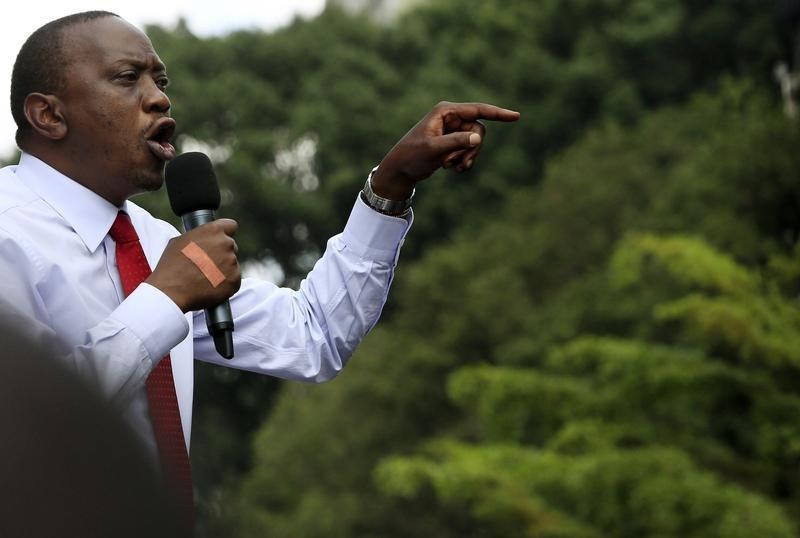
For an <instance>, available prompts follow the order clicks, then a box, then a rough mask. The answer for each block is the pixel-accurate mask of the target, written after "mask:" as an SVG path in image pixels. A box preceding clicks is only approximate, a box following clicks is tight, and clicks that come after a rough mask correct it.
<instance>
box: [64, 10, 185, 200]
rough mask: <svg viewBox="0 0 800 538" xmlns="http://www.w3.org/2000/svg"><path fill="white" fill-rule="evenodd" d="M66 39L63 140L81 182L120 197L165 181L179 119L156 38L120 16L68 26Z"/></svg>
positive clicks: (173, 151) (112, 198)
mask: <svg viewBox="0 0 800 538" xmlns="http://www.w3.org/2000/svg"><path fill="white" fill-rule="evenodd" d="M62 40H63V41H62V43H63V50H64V57H65V59H66V65H65V66H64V70H65V71H64V74H65V79H66V84H65V89H64V91H63V92H61V93H60V95H59V97H60V98H61V101H62V102H63V104H64V117H65V120H66V124H67V134H66V136H65V138H64V143H65V144H64V146H63V147H64V149H65V151H66V152H68V154H67V155H66V157H67V159H69V161H70V162H71V163H72V165H73V166H74V167H75V168H76V169H77V170H79V177H80V182H81V183H83V184H84V185H86V186H88V187H89V188H91V189H92V190H95V191H96V192H97V193H98V194H100V195H101V196H103V197H104V198H106V199H108V200H110V201H112V202H114V203H121V201H122V200H125V199H126V198H128V197H129V196H131V195H133V194H136V193H139V192H143V191H150V190H156V189H158V188H160V187H161V184H162V183H163V175H164V165H165V163H166V161H167V160H169V159H171V158H172V157H174V156H175V149H174V148H173V147H172V145H171V144H170V143H169V139H170V138H171V137H172V135H173V133H174V130H175V122H174V120H172V119H171V118H170V117H169V116H170V102H169V99H168V98H167V96H166V94H165V93H164V90H165V88H166V85H167V76H166V69H165V67H164V64H163V63H162V62H161V60H160V59H159V57H158V55H157V54H156V52H155V50H153V45H152V44H151V43H150V40H149V39H148V38H147V36H145V35H144V34H143V33H142V32H141V31H140V30H138V29H137V28H135V27H134V26H132V25H130V24H128V23H127V22H125V21H124V20H122V19H119V18H117V17H103V18H100V19H94V20H91V21H88V22H85V23H80V24H77V25H75V26H72V27H70V28H67V29H66V30H65V31H64V33H63V35H62Z"/></svg>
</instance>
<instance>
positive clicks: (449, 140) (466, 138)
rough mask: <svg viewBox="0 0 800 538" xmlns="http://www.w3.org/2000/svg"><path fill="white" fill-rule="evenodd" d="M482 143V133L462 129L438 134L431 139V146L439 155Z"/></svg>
mask: <svg viewBox="0 0 800 538" xmlns="http://www.w3.org/2000/svg"><path fill="white" fill-rule="evenodd" d="M480 143H481V135H479V134H478V133H473V132H470V131H460V132H457V133H450V134H446V135H442V136H437V137H435V138H434V139H433V140H432V141H431V146H432V147H433V150H434V152H435V153H436V154H437V155H443V154H445V153H450V152H453V151H458V150H462V149H470V148H474V147H475V146H477V145H478V144H480Z"/></svg>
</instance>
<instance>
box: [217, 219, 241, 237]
mask: <svg viewBox="0 0 800 538" xmlns="http://www.w3.org/2000/svg"><path fill="white" fill-rule="evenodd" d="M214 222H216V223H217V226H219V227H220V228H221V229H222V231H223V233H225V235H227V236H230V237H233V236H234V235H236V231H237V230H238V229H239V223H238V222H236V221H235V220H233V219H217V220H216V221H214Z"/></svg>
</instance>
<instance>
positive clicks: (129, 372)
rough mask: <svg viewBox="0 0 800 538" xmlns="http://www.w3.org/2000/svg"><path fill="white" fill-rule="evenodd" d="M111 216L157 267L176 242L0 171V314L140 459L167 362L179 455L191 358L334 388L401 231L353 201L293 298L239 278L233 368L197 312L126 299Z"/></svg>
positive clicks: (148, 297) (59, 179)
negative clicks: (99, 410)
mask: <svg viewBox="0 0 800 538" xmlns="http://www.w3.org/2000/svg"><path fill="white" fill-rule="evenodd" d="M119 209H122V210H124V211H126V212H127V213H128V214H129V215H130V217H131V220H132V222H133V226H134V228H135V229H136V231H137V233H138V234H139V238H140V241H141V244H142V248H143V249H144V253H145V256H146V257H147V260H148V262H149V263H150V266H151V268H152V267H155V265H156V263H157V262H158V260H159V258H160V256H161V254H162V252H163V251H164V248H165V247H166V245H167V242H168V241H169V239H171V238H172V237H174V236H176V235H178V233H179V232H178V231H177V230H176V229H175V228H174V227H173V226H171V225H170V224H168V223H166V222H164V221H161V220H158V219H156V218H154V217H153V216H152V215H150V214H149V213H148V212H147V211H145V210H144V209H142V208H140V207H139V206H137V205H135V204H133V203H131V202H130V201H128V202H125V204H124V205H123V207H122V208H118V207H116V206H114V205H113V204H111V203H110V202H108V201H106V200H105V199H103V198H101V197H100V196H98V195H97V194H95V193H94V192H92V191H90V190H88V189H86V188H85V187H83V186H82V185H80V184H78V183H76V182H75V181H72V180H71V179H69V178H68V177H66V176H64V175H62V174H60V173H59V172H57V171H56V170H54V169H53V168H51V167H50V166H48V165H47V164H45V163H44V162H42V161H40V160H39V159H37V158H35V157H33V156H31V155H27V154H23V155H22V157H21V159H20V162H19V165H17V166H8V167H5V168H2V169H0V301H2V304H0V313H2V315H3V318H4V319H5V321H6V322H14V321H15V320H16V321H17V322H19V321H20V320H22V323H21V324H20V325H21V329H23V330H24V331H25V332H26V333H28V334H29V335H31V336H33V337H34V338H35V339H36V340H37V341H39V342H43V343H45V344H46V345H50V346H54V348H55V350H56V353H57V354H58V355H59V356H60V357H62V358H63V360H65V361H68V363H69V364H70V365H71V366H72V367H73V368H74V369H75V370H76V371H77V372H79V373H80V374H81V375H82V376H83V377H84V378H86V379H88V380H89V381H90V382H91V383H92V384H93V385H96V386H97V387H98V388H99V389H100V390H101V391H102V392H103V393H104V394H105V395H106V396H107V397H109V398H110V399H112V400H113V401H115V402H116V403H117V404H119V405H120V406H121V408H122V409H123V410H124V413H125V416H126V419H127V420H128V421H129V422H130V423H131V425H132V426H133V427H134V428H135V429H136V430H137V431H138V432H139V433H140V434H141V435H142V437H143V439H144V440H145V442H146V443H147V444H148V445H149V446H150V447H151V449H152V450H155V439H154V437H153V431H152V426H151V425H150V419H149V417H148V413H147V405H148V404H147V395H146V393H145V388H144V383H145V380H146V379H147V376H148V374H149V373H150V371H151V370H152V369H153V367H154V365H155V364H156V363H157V362H158V360H159V359H161V358H162V357H163V356H165V355H166V354H167V353H169V354H170V356H171V360H172V369H173V376H174V379H175V389H176V392H177V396H178V405H179V407H180V413H181V420H182V422H183V430H184V438H185V439H186V443H187V447H188V445H189V439H190V435H191V423H192V393H193V383H194V380H193V365H192V358H193V357H194V358H197V359H201V360H204V361H208V362H213V363H216V364H221V365H224V366H231V367H234V368H241V369H244V370H250V371H254V372H260V373H264V374H270V375H274V376H277V377H281V378H285V379H294V380H307V381H315V382H319V381H325V380H328V379H331V378H332V377H334V376H335V375H336V374H337V373H338V372H339V371H340V370H341V368H342V367H343V366H344V364H345V363H346V362H347V360H348V358H349V357H350V356H351V354H352V353H353V350H354V349H355V347H356V345H357V344H358V343H359V342H360V341H361V339H362V338H363V336H364V335H365V334H366V333H367V332H368V331H369V330H370V329H371V328H372V327H373V326H374V325H375V323H376V322H377V320H378V317H379V316H380V313H381V310H382V308H383V305H384V303H385V301H386V296H387V293H388V289H389V285H390V283H391V281H392V277H393V274H394V267H395V265H396V263H397V257H398V255H399V250H400V245H401V244H402V241H403V238H404V237H405V234H406V233H407V231H408V228H409V226H410V223H411V218H410V217H409V218H408V219H401V218H394V217H387V216H384V215H381V214H379V213H377V212H375V211H373V210H371V209H370V208H368V207H367V206H366V205H365V204H364V203H363V202H362V201H361V200H360V199H359V200H357V201H356V204H355V206H354V207H353V210H352V213H351V214H350V218H349V220H348V222H347V224H346V226H345V228H344V231H343V232H342V233H341V234H339V235H337V236H335V237H333V238H332V239H330V240H329V242H328V246H327V249H326V251H325V254H324V255H323V257H322V258H321V259H320V260H319V261H318V262H317V264H316V265H315V267H314V269H313V270H312V271H311V273H309V275H308V276H307V278H306V279H305V280H303V282H302V283H301V285H300V290H299V291H294V290H290V289H286V288H278V287H277V286H275V285H274V284H271V283H269V282H263V281H259V280H253V279H244V280H243V281H242V287H241V289H240V290H239V292H237V293H236V294H235V295H234V296H233V297H232V298H231V301H230V302H231V310H232V312H233V316H234V323H235V330H234V333H233V335H234V350H235V357H234V358H233V359H232V360H226V359H223V358H222V357H220V356H219V355H218V354H217V352H216V350H215V349H214V342H213V339H212V338H211V337H210V336H209V334H208V330H207V328H206V323H205V318H204V315H203V312H195V313H189V314H184V313H182V312H181V311H180V309H179V308H178V307H177V306H176V305H175V303H173V302H172V300H170V299H169V298H168V297H167V296H166V295H164V294H163V293H162V292H161V291H160V290H158V289H156V288H154V287H152V286H150V285H148V284H144V283H143V284H141V285H139V287H138V288H136V290H134V292H133V293H131V295H130V296H128V297H124V294H123V291H122V284H121V282H120V278H119V272H118V270H117V266H116V264H117V262H116V256H115V248H116V247H115V243H114V241H113V240H112V239H111V238H110V237H109V235H108V230H109V229H110V228H111V224H112V223H113V222H114V219H115V218H116V215H117V212H118V211H119Z"/></svg>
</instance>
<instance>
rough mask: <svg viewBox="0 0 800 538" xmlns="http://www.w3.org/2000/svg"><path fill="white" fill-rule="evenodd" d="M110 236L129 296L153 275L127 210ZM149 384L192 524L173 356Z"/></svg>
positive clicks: (164, 456)
mask: <svg viewBox="0 0 800 538" xmlns="http://www.w3.org/2000/svg"><path fill="white" fill-rule="evenodd" d="M109 235H110V236H111V239H113V240H114V242H115V243H116V244H117V267H118V268H119V275H120V277H121V278H122V289H123V290H124V292H125V296H126V297H127V296H128V295H130V294H131V293H132V292H133V290H135V289H136V287H137V286H138V285H139V284H141V283H142V281H144V279H146V278H147V277H148V276H150V273H151V272H152V271H151V270H150V265H148V263H147V259H146V258H145V257H144V251H143V250H142V245H141V243H139V236H138V235H137V233H136V230H134V228H133V224H131V218H130V217H129V216H128V214H127V213H124V212H122V211H120V212H119V214H118V215H117V219H116V220H115V221H114V224H113V225H112V226H111V230H110V231H109ZM146 387H147V400H148V403H149V407H150V420H151V421H152V423H153V430H154V432H155V436H156V443H157V444H158V451H159V454H160V455H161V466H162V468H163V470H164V476H165V477H166V480H167V482H168V485H169V486H170V488H171V489H172V490H174V493H175V495H176V501H177V503H178V508H179V509H181V510H182V511H183V513H184V515H185V516H187V517H188V522H189V524H190V525H191V522H192V521H193V501H192V469H191V467H190V465H189V455H188V453H187V452H186V443H185V441H184V438H183V429H182V428H181V416H180V412H179V411H178V398H177V396H176V394H175V383H174V382H173V380H172V363H171V361H170V358H169V355H167V356H166V357H164V358H163V359H161V361H160V362H159V363H158V364H157V365H156V367H155V368H153V371H152V372H150V376H149V377H148V378H147V383H146ZM190 528H191V527H190Z"/></svg>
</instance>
